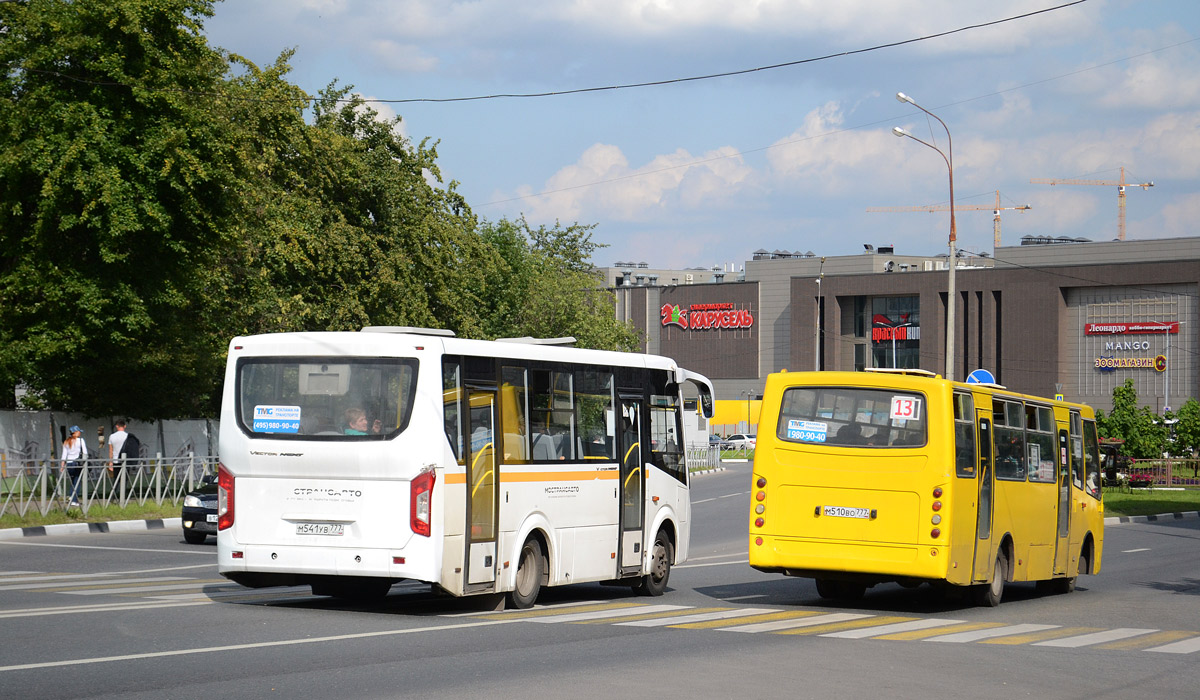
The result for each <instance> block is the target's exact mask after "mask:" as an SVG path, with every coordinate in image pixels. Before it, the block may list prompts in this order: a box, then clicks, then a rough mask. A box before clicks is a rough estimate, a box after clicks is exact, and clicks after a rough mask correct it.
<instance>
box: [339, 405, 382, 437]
mask: <svg viewBox="0 0 1200 700" xmlns="http://www.w3.org/2000/svg"><path fill="white" fill-rule="evenodd" d="M367 425H368V424H367V412H366V411H364V410H362V409H361V408H347V409H346V428H345V429H344V430H342V432H343V433H344V434H346V435H366V434H367ZM370 428H371V433H372V434H375V435H378V434H379V431H381V430H383V421H381V420H379V419H378V418H376V419H375V423H374V424H373V425H371V426H370Z"/></svg>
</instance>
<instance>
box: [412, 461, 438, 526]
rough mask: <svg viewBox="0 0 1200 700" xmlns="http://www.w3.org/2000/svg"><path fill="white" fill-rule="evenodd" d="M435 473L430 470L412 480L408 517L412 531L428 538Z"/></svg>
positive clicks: (431, 519)
mask: <svg viewBox="0 0 1200 700" xmlns="http://www.w3.org/2000/svg"><path fill="white" fill-rule="evenodd" d="M436 475H437V472H435V471H434V470H432V469H430V470H429V471H426V472H421V473H420V474H419V475H417V478H415V479H413V480H412V485H411V488H412V490H411V492H410V493H411V498H410V507H409V515H410V519H411V524H412V531H413V532H415V533H416V534H418V535H424V536H425V537H429V535H430V533H431V531H432V527H431V523H432V522H433V482H434V480H435V477H436Z"/></svg>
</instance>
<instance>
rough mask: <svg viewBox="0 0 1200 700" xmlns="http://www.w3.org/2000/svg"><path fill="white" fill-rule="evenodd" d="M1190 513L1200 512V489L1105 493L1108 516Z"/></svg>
mask: <svg viewBox="0 0 1200 700" xmlns="http://www.w3.org/2000/svg"><path fill="white" fill-rule="evenodd" d="M1189 511H1200V489H1185V490H1183V491H1164V490H1162V489H1137V490H1135V491H1133V492H1132V493H1124V492H1121V491H1116V490H1112V491H1105V492H1104V514H1105V515H1107V516H1117V515H1125V516H1129V515H1161V514H1163V513H1185V512H1189Z"/></svg>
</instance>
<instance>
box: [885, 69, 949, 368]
mask: <svg viewBox="0 0 1200 700" xmlns="http://www.w3.org/2000/svg"><path fill="white" fill-rule="evenodd" d="M896 99H897V100H899V101H900V102H905V103H908V104H910V105H912V106H913V107H916V108H917V109H919V110H921V111H922V112H924V113H926V114H928V115H929V116H931V117H933V118H934V119H936V120H938V123H939V124H941V125H942V128H943V129H945V130H946V143H947V150H948V151H949V152H950V155H946V154H945V153H942V149H940V148H938V147H937V146H934V145H933V144H931V143H926V142H925V141H922V140H921V139H919V138H917V137H916V136H913V135H912V134H910V133H908V132H907V131H905V130H904V129H901V128H900V127H898V126H897V127H894V128H893V129H892V133H893V134H895V135H896V136H907V137H908V138H910V139H912V140H913V141H916V142H918V143H921V144H924V145H926V146H928V147H929V148H932V149H933V150H935V151H937V152H938V155H940V156H941V157H942V160H944V161H946V169H947V170H948V171H949V173H950V275H949V280H948V281H947V283H946V286H947V289H948V292H949V294H948V295H947V297H946V379H949V380H951V381H953V380H954V334H955V329H956V328H957V324H956V323H955V321H956V318H955V299H954V297H955V294H956V292H955V291H954V268H955V267H957V266H958V254H957V251H956V250H955V246H956V244H957V242H958V231H957V229H956V228H955V225H954V139H953V138H951V136H950V127H948V126H946V122H944V121H942V118H941V117H939V116H938V115H936V114H934V113H933V112H930V111H929V110H927V109H925V108H924V107H922V106H921V105H919V104H917V103H916V102H915V101H914V100H913V98H911V97H909V96H908V95H905V94H904V93H903V92H898V93H896Z"/></svg>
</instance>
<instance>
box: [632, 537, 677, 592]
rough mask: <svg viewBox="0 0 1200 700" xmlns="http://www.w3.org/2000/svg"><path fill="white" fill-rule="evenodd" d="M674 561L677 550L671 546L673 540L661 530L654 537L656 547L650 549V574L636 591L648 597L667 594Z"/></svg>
mask: <svg viewBox="0 0 1200 700" xmlns="http://www.w3.org/2000/svg"><path fill="white" fill-rule="evenodd" d="M674 560H675V548H674V547H672V546H671V538H669V537H667V533H666V532H663V531H662V530H659V531H658V534H657V535H655V536H654V546H653V547H651V548H650V573H648V574H646V575H645V576H642V578H641V580H640V581H639V582H638V583H637V584H636V585H635V586H634V590H635V591H637V592H638V593H639V594H641V595H647V596H660V595H662V594H663V593H666V592H667V581H669V580H670V579H671V562H672V561H674Z"/></svg>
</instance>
